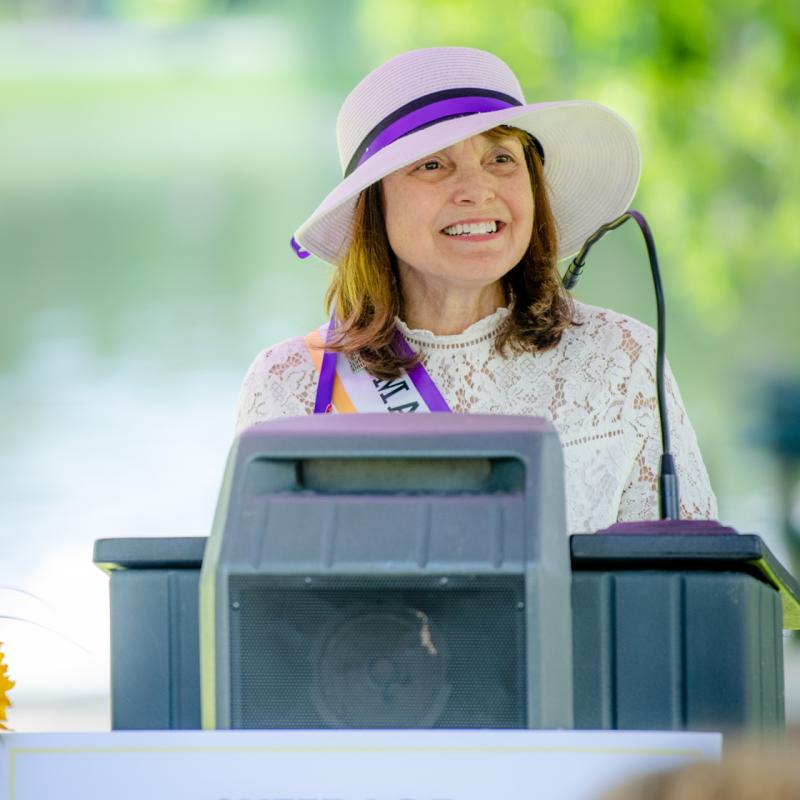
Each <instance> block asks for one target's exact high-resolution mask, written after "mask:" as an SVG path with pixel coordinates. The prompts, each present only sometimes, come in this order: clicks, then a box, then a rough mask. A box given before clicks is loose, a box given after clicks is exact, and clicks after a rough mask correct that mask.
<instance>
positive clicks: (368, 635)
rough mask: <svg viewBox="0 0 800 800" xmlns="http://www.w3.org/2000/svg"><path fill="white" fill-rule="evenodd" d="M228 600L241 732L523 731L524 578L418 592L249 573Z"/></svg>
mask: <svg viewBox="0 0 800 800" xmlns="http://www.w3.org/2000/svg"><path fill="white" fill-rule="evenodd" d="M498 583H500V585H498ZM476 584H477V585H476ZM230 598H231V611H230V620H231V626H230V630H231V727H233V728H522V727H525V726H526V713H525V679H524V676H525V671H524V665H525V659H524V649H525V642H524V630H525V625H524V621H525V611H524V608H523V606H522V601H523V599H524V598H523V584H522V579H521V578H513V579H504V580H501V581H498V580H497V579H494V578H491V579H484V580H482V581H472V583H471V585H470V587H469V588H457V587H452V588H451V587H447V588H435V589H419V588H397V587H394V588H389V587H386V586H385V585H384V586H375V585H374V584H372V585H369V586H364V585H358V583H357V582H356V581H353V580H343V582H342V584H341V585H340V586H336V588H296V587H276V586H275V585H274V582H272V583H271V582H270V579H269V578H265V577H262V576H257V577H250V576H247V577H234V578H231V580H230Z"/></svg>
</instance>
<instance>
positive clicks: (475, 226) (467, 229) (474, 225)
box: [444, 220, 497, 236]
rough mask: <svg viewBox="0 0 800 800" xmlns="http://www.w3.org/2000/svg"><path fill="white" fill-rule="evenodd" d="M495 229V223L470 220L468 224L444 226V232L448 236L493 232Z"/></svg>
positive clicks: (477, 234)
mask: <svg viewBox="0 0 800 800" xmlns="http://www.w3.org/2000/svg"><path fill="white" fill-rule="evenodd" d="M496 230H497V223H496V222H495V221H494V220H492V221H491V222H470V223H469V224H468V225H462V224H461V223H459V224H458V225H451V226H450V227H449V228H445V229H444V232H445V233H446V234H447V235H448V236H480V235H483V234H486V233H494V232H495V231H496Z"/></svg>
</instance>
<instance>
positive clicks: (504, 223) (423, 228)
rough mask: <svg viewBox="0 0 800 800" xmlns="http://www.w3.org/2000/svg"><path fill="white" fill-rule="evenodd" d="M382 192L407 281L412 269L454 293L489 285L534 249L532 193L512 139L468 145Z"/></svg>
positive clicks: (386, 184) (419, 166)
mask: <svg viewBox="0 0 800 800" xmlns="http://www.w3.org/2000/svg"><path fill="white" fill-rule="evenodd" d="M382 188H383V203H384V213H385V222H386V233H387V235H388V238H389V244H390V245H391V248H392V250H393V251H394V253H395V255H396V256H397V262H398V267H399V269H400V274H401V277H403V275H404V272H406V271H407V270H413V271H415V272H416V273H417V276H416V277H423V278H427V279H432V280H434V281H436V282H440V283H441V282H444V283H446V284H447V285H449V286H453V287H455V286H464V287H480V286H486V285H489V284H492V283H494V282H496V281H498V280H499V279H500V278H502V277H503V275H505V274H506V273H507V272H508V271H509V270H511V269H512V268H513V267H514V266H515V265H516V264H517V263H518V262H519V260H520V259H521V258H522V256H523V255H524V253H525V250H526V249H527V247H528V245H529V243H530V240H531V234H532V232H533V213H534V208H533V190H532V188H531V180H530V175H529V174H528V167H527V164H526V163H525V155H524V151H523V149H522V143H521V142H520V141H519V139H517V138H516V137H514V136H509V137H507V138H503V139H499V140H498V139H492V138H489V137H488V136H485V135H483V134H479V135H477V136H473V137H471V138H470V139H465V140H464V141H463V142H459V143H458V144H455V145H453V146H452V147H448V148H447V149H445V150H441V151H439V152H438V153H433V154H432V155H430V156H427V157H426V158H421V159H420V160H419V161H417V162H415V163H414V164H411V165H410V166H408V167H403V168H402V169H399V170H397V172H393V173H392V174H390V175H387V176H386V177H385V178H384V179H383V181H382ZM459 226H460V227H459Z"/></svg>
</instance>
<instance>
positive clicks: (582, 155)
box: [295, 100, 641, 264]
mask: <svg viewBox="0 0 800 800" xmlns="http://www.w3.org/2000/svg"><path fill="white" fill-rule="evenodd" d="M498 125H511V126H513V127H516V128H522V129H523V130H526V131H528V132H529V133H531V134H532V135H534V136H535V137H536V138H537V139H538V140H539V141H540V142H541V144H542V148H543V149H544V153H545V165H544V177H545V181H546V182H547V187H548V190H549V198H550V205H551V208H552V211H553V216H554V218H555V220H556V229H557V235H558V260H559V261H561V260H563V259H565V258H569V257H570V256H573V255H575V253H577V252H578V251H579V250H580V248H581V246H582V245H583V243H584V242H585V241H586V239H587V238H588V237H589V236H590V235H591V234H592V233H594V231H596V230H597V228H599V227H600V226H601V225H603V224H605V223H607V222H610V221H611V220H613V219H615V218H616V217H618V216H619V215H620V214H622V213H623V212H624V211H626V210H627V209H628V207H629V204H630V202H631V200H632V199H633V196H634V194H635V193H636V188H637V186H638V184H639V175H640V173H641V155H640V152H639V145H638V142H637V140H636V134H635V133H634V132H633V129H632V128H631V127H630V125H628V123H627V122H626V121H625V120H624V119H623V118H622V117H620V116H619V114H617V113H616V112H614V111H612V110H611V109H610V108H607V107H606V106H603V105H600V104H599V103H594V102H591V101H588V100H565V101H559V102H551V103H535V104H531V105H525V106H513V107H511V108H507V109H502V110H500V111H491V112H486V113H481V114H473V115H471V116H465V117H458V118H456V119H450V120H445V121H444V122H439V123H437V124H435V125H432V126H431V127H429V128H424V129H422V130H420V131H417V132H415V133H412V134H409V135H408V136H404V137H403V138H401V139H398V140H397V141H395V142H392V144H390V145H388V146H387V147H385V148H383V149H382V150H381V151H379V152H378V153H376V154H375V155H374V156H372V157H371V158H370V159H369V160H368V161H366V162H364V163H363V164H362V165H361V166H360V167H358V168H357V169H356V170H355V171H354V172H353V173H351V174H350V175H349V176H348V177H346V178H344V179H343V180H342V181H341V183H339V184H338V185H337V186H336V187H335V188H334V189H333V191H332V192H330V194H328V196H327V197H326V198H325V199H324V200H323V201H322V203H320V205H319V206H318V207H317V209H316V210H315V211H314V213H313V214H312V215H311V216H310V217H309V218H308V219H307V220H306V221H305V222H304V223H303V224H302V225H301V226H300V227H299V228H298V230H297V232H296V233H295V239H296V240H297V242H299V244H300V245H301V246H302V247H303V248H305V249H306V250H308V251H309V252H311V253H313V254H314V255H316V256H318V257H319V258H321V259H322V260H323V261H327V262H329V263H331V264H337V263H338V262H339V261H340V259H341V258H342V257H343V255H344V253H345V252H346V250H347V247H348V245H349V243H350V238H351V235H352V234H351V230H352V217H353V210H354V208H355V203H356V200H357V198H358V195H359V194H360V193H361V192H362V191H363V190H364V189H366V188H367V187H368V186H370V185H371V184H373V183H376V182H377V181H379V180H381V179H382V178H384V177H385V176H386V175H389V174H390V173H392V172H394V171H395V170H398V169H400V168H402V167H404V166H407V165H408V164H412V163H413V162H414V161H417V160H418V159H420V158H424V157H425V156H426V155H429V154H431V153H435V152H437V151H439V150H442V149H444V148H446V147H450V146H451V145H453V144H455V143H457V142H460V141H462V140H463V139H467V138H469V137H470V136H474V135H476V134H479V133H483V132H484V131H487V130H491V129H492V128H494V127H496V126H498Z"/></svg>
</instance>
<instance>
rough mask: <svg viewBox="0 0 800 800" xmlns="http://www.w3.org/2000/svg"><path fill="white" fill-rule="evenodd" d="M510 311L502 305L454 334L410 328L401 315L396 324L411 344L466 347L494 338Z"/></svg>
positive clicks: (448, 347)
mask: <svg viewBox="0 0 800 800" xmlns="http://www.w3.org/2000/svg"><path fill="white" fill-rule="evenodd" d="M509 313H510V311H509V309H508V308H507V307H505V306H501V307H500V308H498V309H497V310H496V311H494V312H493V313H491V314H489V316H488V317H484V318H483V319H479V320H478V321H477V322H473V323H472V325H470V326H469V327H468V328H465V329H464V330H463V331H461V333H452V334H438V333H433V331H428V330H425V329H424V328H409V327H408V325H406V323H405V322H403V320H401V319H400V317H395V324H396V325H397V330H399V331H400V333H402V334H403V336H404V337H405V339H406V341H407V342H409V343H410V344H416V345H420V346H422V347H432V348H437V347H440V348H447V349H448V350H449V349H452V348H453V347H466V346H468V345H472V344H475V343H477V342H479V341H486V340H487V339H493V338H494V337H495V336H496V335H497V334H498V333H499V331H500V329H501V328H502V327H503V325H505V323H506V321H507V319H508V315H509Z"/></svg>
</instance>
